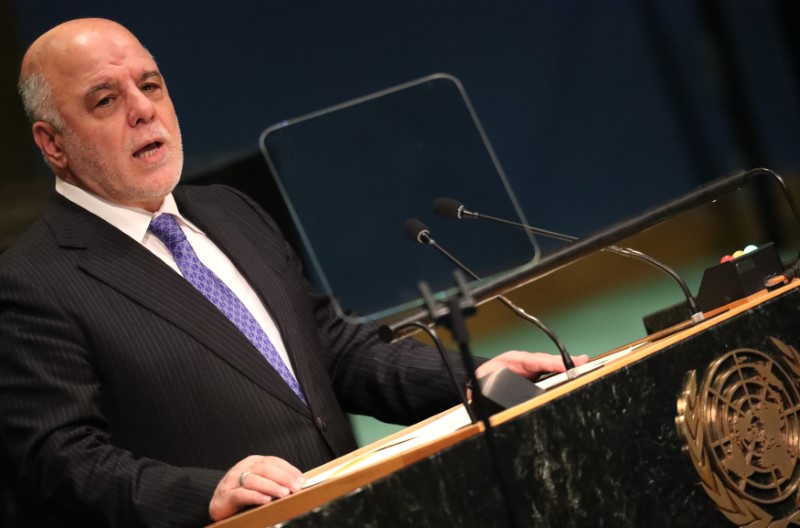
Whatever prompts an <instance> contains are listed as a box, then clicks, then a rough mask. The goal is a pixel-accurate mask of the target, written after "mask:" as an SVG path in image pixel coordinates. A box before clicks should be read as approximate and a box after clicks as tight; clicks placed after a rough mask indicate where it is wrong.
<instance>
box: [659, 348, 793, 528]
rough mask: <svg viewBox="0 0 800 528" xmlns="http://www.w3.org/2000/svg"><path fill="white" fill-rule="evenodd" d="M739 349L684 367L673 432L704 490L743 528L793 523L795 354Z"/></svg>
mask: <svg viewBox="0 0 800 528" xmlns="http://www.w3.org/2000/svg"><path fill="white" fill-rule="evenodd" d="M770 341H771V343H772V344H773V345H774V347H775V349H776V351H777V354H767V353H765V352H762V351H759V350H754V349H749V348H740V349H738V350H734V351H732V352H728V353H727V354H725V355H723V356H722V357H720V358H718V359H717V360H716V361H714V362H713V363H712V364H711V365H709V367H708V370H707V371H706V375H705V377H704V378H703V380H702V386H701V389H700V390H699V391H698V385H697V375H696V372H695V371H691V372H690V373H689V374H688V375H687V378H686V384H685V386H684V390H683V392H682V393H681V395H680V397H679V399H678V416H677V417H676V418H675V422H676V424H677V426H678V432H679V433H680V434H681V435H682V436H683V437H684V438H685V439H686V442H687V445H686V451H687V453H688V454H689V456H690V458H691V460H692V463H693V464H694V467H695V469H697V472H698V473H699V475H700V478H701V480H702V484H703V487H704V489H705V491H706V493H707V494H708V495H709V497H711V499H712V500H713V501H714V502H715V503H716V505H717V507H718V508H719V510H720V511H721V512H722V514H723V515H725V516H726V517H727V518H728V519H730V520H731V521H732V522H734V523H736V524H738V525H739V526H747V527H748V528H761V527H763V528H780V527H785V526H788V525H789V524H795V525H800V496H799V495H800V494H798V484H800V467H798V463H797V461H798V456H800V417H799V416H798V412H800V392H798V383H800V354H798V353H797V351H796V350H795V349H794V348H793V347H791V346H788V345H786V344H785V343H782V342H781V341H779V340H777V339H774V338H770Z"/></svg>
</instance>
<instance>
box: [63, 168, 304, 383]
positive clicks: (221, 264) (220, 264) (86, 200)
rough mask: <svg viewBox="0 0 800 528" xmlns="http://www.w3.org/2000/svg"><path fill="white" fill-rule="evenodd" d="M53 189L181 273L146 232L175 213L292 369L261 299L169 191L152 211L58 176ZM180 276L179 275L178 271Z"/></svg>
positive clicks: (197, 250)
mask: <svg viewBox="0 0 800 528" xmlns="http://www.w3.org/2000/svg"><path fill="white" fill-rule="evenodd" d="M56 191H57V192H58V193H59V194H60V195H62V196H63V197H64V198H66V199H67V200H69V201H71V202H73V203H75V204H76V205H79V206H80V207H83V208H84V209H86V210H87V211H89V212H90V213H93V214H94V215H96V216H99V217H100V218H102V219H103V220H105V221H106V222H108V223H109V224H111V225H112V226H114V227H116V228H117V229H119V230H120V231H122V232H123V233H125V234H126V235H128V236H129V237H131V238H132V239H134V240H135V241H136V242H138V243H139V244H141V245H143V246H144V247H145V248H147V249H148V250H149V251H150V252H151V253H153V254H154V255H155V256H157V257H158V258H160V259H161V260H163V261H164V262H165V263H166V264H167V265H168V266H169V267H171V268H172V269H173V270H175V272H176V273H178V274H181V271H180V270H179V269H178V265H177V264H176V263H175V259H174V258H173V257H172V253H170V251H169V250H168V249H167V247H166V246H165V245H164V243H163V242H161V241H160V240H159V239H158V238H157V237H156V236H155V235H154V234H153V233H151V232H150V231H148V227H149V226H150V221H151V220H152V219H153V218H155V217H156V216H158V215H159V214H162V213H169V214H172V215H174V216H175V218H176V219H177V220H178V224H179V225H180V227H181V229H182V230H183V232H184V233H185V234H186V238H187V240H188V241H189V244H191V246H192V248H194V251H195V253H197V257H198V258H199V259H200V261H201V262H202V263H203V264H204V265H205V266H206V267H207V268H208V269H210V270H211V271H213V272H214V274H216V275H217V277H219V278H220V280H222V282H224V283H225V284H226V285H227V286H228V288H230V289H231V290H232V291H233V293H235V294H236V296H237V297H239V299H240V300H241V301H242V303H244V305H245V306H246V307H247V309H248V310H249V311H250V313H251V314H253V317H254V318H255V320H256V321H257V322H258V324H259V325H260V326H261V328H262V329H263V330H264V332H265V333H266V334H267V336H268V337H269V339H270V341H272V344H273V345H275V349H276V350H277V351H278V354H280V356H281V359H283V362H284V363H286V366H287V367H288V368H289V370H290V371H292V375H294V370H293V369H292V364H291V362H290V361H289V356H288V354H287V353H286V346H285V345H284V344H283V339H281V334H280V332H279V331H278V327H277V326H276V325H275V322H274V321H273V320H272V317H270V315H269V312H267V309H266V308H265V307H264V305H263V304H262V303H261V300H260V299H259V298H258V295H256V292H255V291H253V288H251V287H250V284H249V283H248V282H247V280H245V278H244V277H243V276H242V274H241V273H239V270H237V269H236V267H235V266H234V265H233V263H232V262H231V261H230V260H229V259H228V257H227V256H225V254H224V253H223V252H222V251H221V250H220V249H219V248H218V247H217V246H216V245H215V244H214V243H213V242H212V241H211V240H210V239H209V238H208V237H207V236H206V235H205V233H203V232H202V231H201V230H200V229H198V228H197V226H195V225H193V224H192V223H191V222H189V221H188V220H186V219H185V218H183V216H182V215H181V213H180V212H179V211H178V206H177V204H176V203H175V198H174V197H173V196H172V194H169V195H168V196H167V197H166V198H165V199H164V203H162V204H161V208H160V209H159V210H158V211H156V212H155V213H151V212H150V211H146V210H145V209H139V208H138V207H126V206H122V205H117V204H114V203H112V202H109V201H108V200H105V199H103V198H101V197H99V196H97V195H95V194H92V193H89V192H87V191H85V190H83V189H81V188H80V187H76V186H75V185H72V184H70V183H67V182H65V181H63V180H61V179H60V178H56ZM181 276H182V274H181Z"/></svg>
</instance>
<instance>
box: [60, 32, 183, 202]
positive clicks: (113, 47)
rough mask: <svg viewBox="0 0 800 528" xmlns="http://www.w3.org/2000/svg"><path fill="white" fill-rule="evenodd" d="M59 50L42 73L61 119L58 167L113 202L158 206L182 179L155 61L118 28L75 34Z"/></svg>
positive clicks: (174, 125)
mask: <svg viewBox="0 0 800 528" xmlns="http://www.w3.org/2000/svg"><path fill="white" fill-rule="evenodd" d="M64 51H66V52H64ZM64 51H62V53H59V54H57V55H56V56H58V55H60V57H58V60H57V61H51V64H53V66H52V67H51V68H48V70H47V71H46V75H47V79H48V82H49V84H50V87H51V89H52V91H53V93H54V95H55V100H56V106H57V108H58V110H59V112H60V114H61V116H62V118H63V121H64V124H65V129H64V130H61V131H57V133H56V139H55V141H56V142H57V143H59V142H60V143H59V146H60V148H61V151H62V152H63V160H62V163H63V167H60V169H61V170H59V171H57V172H58V173H59V175H60V176H61V177H62V178H63V179H65V180H66V181H68V182H70V183H73V184H75V185H77V186H79V187H81V188H83V189H85V190H87V191H89V192H92V193H94V194H96V195H98V196H100V197H102V198H105V199H107V200H109V201H111V202H114V203H117V204H121V205H126V206H133V207H142V208H145V209H150V210H155V209H157V208H158V207H159V206H160V205H161V202H162V201H163V199H164V197H165V196H166V195H167V194H169V193H170V192H171V191H172V189H173V188H174V187H175V185H176V184H177V182H178V179H179V178H180V174H181V170H182V168H183V147H182V143H181V135H180V129H179V127H178V119H177V116H176V115H175V109H174V107H173V106H172V101H171V100H170V98H169V94H168V93H167V88H166V85H165V84H164V79H163V78H162V77H161V74H160V72H159V71H158V68H157V66H156V64H155V62H154V61H153V59H152V58H151V57H150V55H149V53H148V52H147V51H146V50H145V49H144V48H143V47H142V46H141V44H139V42H138V41H137V40H136V39H135V38H134V37H133V36H132V35H131V34H130V33H128V32H127V31H125V30H124V29H122V28H118V27H116V26H110V27H106V28H102V30H98V31H84V32H82V33H78V34H77V35H74V36H73V37H72V38H71V39H69V41H68V43H67V45H66V46H65V47H64Z"/></svg>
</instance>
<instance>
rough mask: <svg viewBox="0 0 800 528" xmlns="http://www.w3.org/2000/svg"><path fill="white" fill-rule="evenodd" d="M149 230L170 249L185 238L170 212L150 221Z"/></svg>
mask: <svg viewBox="0 0 800 528" xmlns="http://www.w3.org/2000/svg"><path fill="white" fill-rule="evenodd" d="M150 231H151V232H152V233H153V234H154V235H155V236H156V237H157V238H158V239H159V240H160V241H162V242H163V243H164V245H165V246H167V249H169V250H170V251H172V250H173V249H174V248H175V247H176V246H177V245H178V244H180V243H181V242H183V241H184V240H186V235H185V234H183V230H182V229H181V226H179V225H178V221H177V220H176V219H175V217H174V216H172V215H171V214H166V213H165V214H161V215H158V216H157V217H156V218H154V219H153V220H152V221H150Z"/></svg>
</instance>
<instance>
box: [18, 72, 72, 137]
mask: <svg viewBox="0 0 800 528" xmlns="http://www.w3.org/2000/svg"><path fill="white" fill-rule="evenodd" d="M18 89H19V95H20V96H21V97H22V106H23V107H24V108H25V113H26V114H27V115H28V119H30V120H31V123H35V122H37V121H44V122H45V123H50V124H51V125H53V126H54V127H55V128H57V129H58V130H63V129H64V120H63V119H62V118H61V114H60V113H59V112H58V108H56V101H55V96H54V95H53V90H52V89H51V88H50V85H49V84H48V82H47V79H46V78H45V76H44V75H43V74H42V73H33V74H31V75H27V76H24V77H20V79H19V85H18Z"/></svg>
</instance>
